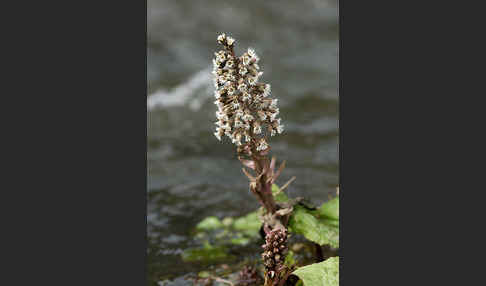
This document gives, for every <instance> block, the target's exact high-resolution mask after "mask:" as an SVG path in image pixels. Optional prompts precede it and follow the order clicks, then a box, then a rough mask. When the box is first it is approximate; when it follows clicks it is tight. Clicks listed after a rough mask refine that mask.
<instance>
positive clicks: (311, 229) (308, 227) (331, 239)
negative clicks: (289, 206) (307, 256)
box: [289, 206, 339, 248]
mask: <svg viewBox="0 0 486 286" xmlns="http://www.w3.org/2000/svg"><path fill="white" fill-rule="evenodd" d="M289 228H290V231H292V232H295V233H298V234H302V235H303V236H305V238H307V239H308V240H310V241H313V242H315V243H318V244H319V245H324V244H330V245H331V247H333V248H338V247H339V228H338V227H336V226H333V225H330V224H327V223H325V221H323V220H319V219H317V218H316V217H315V216H314V215H312V213H311V211H309V210H307V209H306V208H304V207H302V206H295V208H294V211H293V213H292V215H291V217H290V221H289Z"/></svg>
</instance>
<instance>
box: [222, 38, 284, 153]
mask: <svg viewBox="0 0 486 286" xmlns="http://www.w3.org/2000/svg"><path fill="white" fill-rule="evenodd" d="M218 42H219V43H220V44H222V45H223V46H224V50H221V51H219V52H217V53H215V59H213V65H214V68H213V75H214V78H213V79H214V87H215V88H216V90H215V92H214V96H215V97H216V101H215V102H214V103H215V104H216V105H217V106H218V111H216V117H217V118H218V121H217V122H216V125H217V127H216V132H215V133H214V135H215V136H216V138H218V140H221V136H223V135H226V136H228V137H229V138H230V139H231V141H232V142H233V143H235V144H236V145H237V146H240V145H242V140H244V141H246V142H247V143H249V142H253V143H254V144H255V146H256V150H257V151H261V150H265V149H267V148H268V144H267V142H266V141H265V138H264V133H263V130H264V128H265V127H266V129H267V130H268V133H269V134H270V135H271V136H273V135H275V134H277V133H278V134H280V133H282V132H283V128H284V126H283V125H282V124H280V118H277V116H278V114H279V109H278V107H277V99H272V98H270V97H269V95H270V85H269V84H264V83H260V82H258V79H259V78H260V76H261V75H262V74H263V72H261V71H259V70H260V67H259V66H258V61H259V58H258V56H257V55H256V53H255V51H254V50H253V49H248V51H247V52H245V53H244V54H243V55H242V56H240V57H235V54H234V51H233V43H234V42H235V40H234V39H233V38H231V37H229V36H226V35H225V34H221V35H220V36H219V37H218Z"/></svg>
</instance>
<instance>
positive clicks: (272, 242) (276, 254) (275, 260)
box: [262, 229, 288, 278]
mask: <svg viewBox="0 0 486 286" xmlns="http://www.w3.org/2000/svg"><path fill="white" fill-rule="evenodd" d="M262 248H263V249H264V251H263V253H262V258H263V264H264V265H265V270H266V272H267V273H268V274H269V275H270V277H271V278H273V276H274V275H275V273H278V270H279V268H281V267H282V266H283V265H284V261H285V254H286V253H287V250H288V248H287V231H286V230H285V229H283V230H282V229H274V230H272V231H271V232H269V233H268V234H267V236H266V237H265V244H264V245H262ZM272 273H273V274H272Z"/></svg>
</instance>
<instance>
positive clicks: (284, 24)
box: [147, 0, 339, 285]
mask: <svg viewBox="0 0 486 286" xmlns="http://www.w3.org/2000/svg"><path fill="white" fill-rule="evenodd" d="M147 4H148V9H147V42H148V45H147V79H148V82H147V85H148V99H147V106H148V114H147V119H148V120H147V121H148V127H147V134H148V154H147V161H148V190H147V197H148V206H147V211H148V214H147V227H148V229H147V233H148V261H147V268H148V278H149V282H150V283H151V285H152V284H154V285H155V284H156V282H157V281H160V280H164V279H176V278H177V277H180V276H182V275H184V274H187V273H194V272H198V271H200V270H202V269H204V267H203V266H201V265H198V264H194V263H184V262H183V261H182V259H181V256H180V254H181V253H182V251H183V250H184V249H186V248H188V247H191V246H193V245H194V243H195V242H194V241H193V239H192V238H191V236H190V233H191V231H192V230H193V228H194V226H195V225H196V224H197V222H199V221H200V220H202V219H203V218H204V217H206V216H210V215H211V216H216V217H219V218H223V217H226V216H240V215H244V214H246V213H247V212H250V211H253V210H255V209H256V208H257V207H258V203H257V201H256V200H255V199H254V197H253V196H252V195H251V194H250V193H249V192H248V182H247V179H246V177H245V176H244V175H243V174H242V172H241V165H240V163H239V162H238V160H237V159H236V156H235V150H234V145H232V144H231V142H228V140H223V142H219V141H218V140H217V139H216V138H215V137H214V135H213V134H212V133H213V129H214V124H213V122H214V121H216V120H215V114H214V113H215V111H216V106H215V105H214V104H213V101H214V98H213V95H212V94H213V85H212V81H211V78H210V71H211V59H212V57H213V53H214V52H215V51H217V50H218V49H219V47H218V45H217V43H216V37H217V35H218V34H219V33H221V32H226V33H227V34H230V35H231V36H232V37H234V38H235V39H236V40H237V42H236V48H235V51H236V53H237V54H241V53H242V52H243V51H245V50H246V48H247V47H253V48H254V49H255V51H256V52H257V54H258V55H259V56H260V58H261V61H260V67H261V69H262V70H263V71H264V74H263V76H262V78H261V81H263V82H267V83H270V84H271V85H272V96H274V97H277V98H279V107H280V116H281V118H282V123H283V124H284V125H285V132H284V133H283V134H281V135H279V136H275V137H272V140H271V141H270V145H271V146H272V154H273V155H275V156H277V158H278V159H279V160H286V161H287V167H286V169H285V170H284V172H283V174H282V175H281V176H280V178H279V180H278V182H277V183H278V184H280V185H282V184H283V183H285V182H286V181H287V180H288V179H289V178H291V177H292V176H296V177H297V179H296V181H294V182H293V183H292V184H291V186H290V187H289V188H288V190H287V194H289V195H290V196H293V197H295V196H303V197H307V198H309V199H310V200H311V201H312V202H314V203H316V204H320V203H322V202H324V201H326V200H328V198H329V196H330V195H331V194H334V193H335V188H336V186H337V185H338V181H339V173H338V170H339V160H338V158H339V155H338V154H339V152H338V135H339V128H338V117H339V114H338V110H339V100H338V46H339V41H338V34H339V31H338V28H339V27H338V8H337V6H338V4H337V0H305V1H303V0H301V1H290V0H280V1H263V0H247V1H222V0H215V1H188V0H182V1H181V0H177V1H176V0H174V1H168V0H148V1H147Z"/></svg>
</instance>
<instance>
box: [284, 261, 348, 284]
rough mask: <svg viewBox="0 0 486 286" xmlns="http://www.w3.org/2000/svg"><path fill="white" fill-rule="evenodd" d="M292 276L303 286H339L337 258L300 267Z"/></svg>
mask: <svg viewBox="0 0 486 286" xmlns="http://www.w3.org/2000/svg"><path fill="white" fill-rule="evenodd" d="M292 274H294V275H297V276H298V277H299V278H300V279H302V281H303V282H304V286H339V257H331V258H329V259H327V260H326V261H323V262H319V263H315V264H311V265H307V266H304V267H300V268H299V269H297V270H295V271H294V272H293V273H292Z"/></svg>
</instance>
